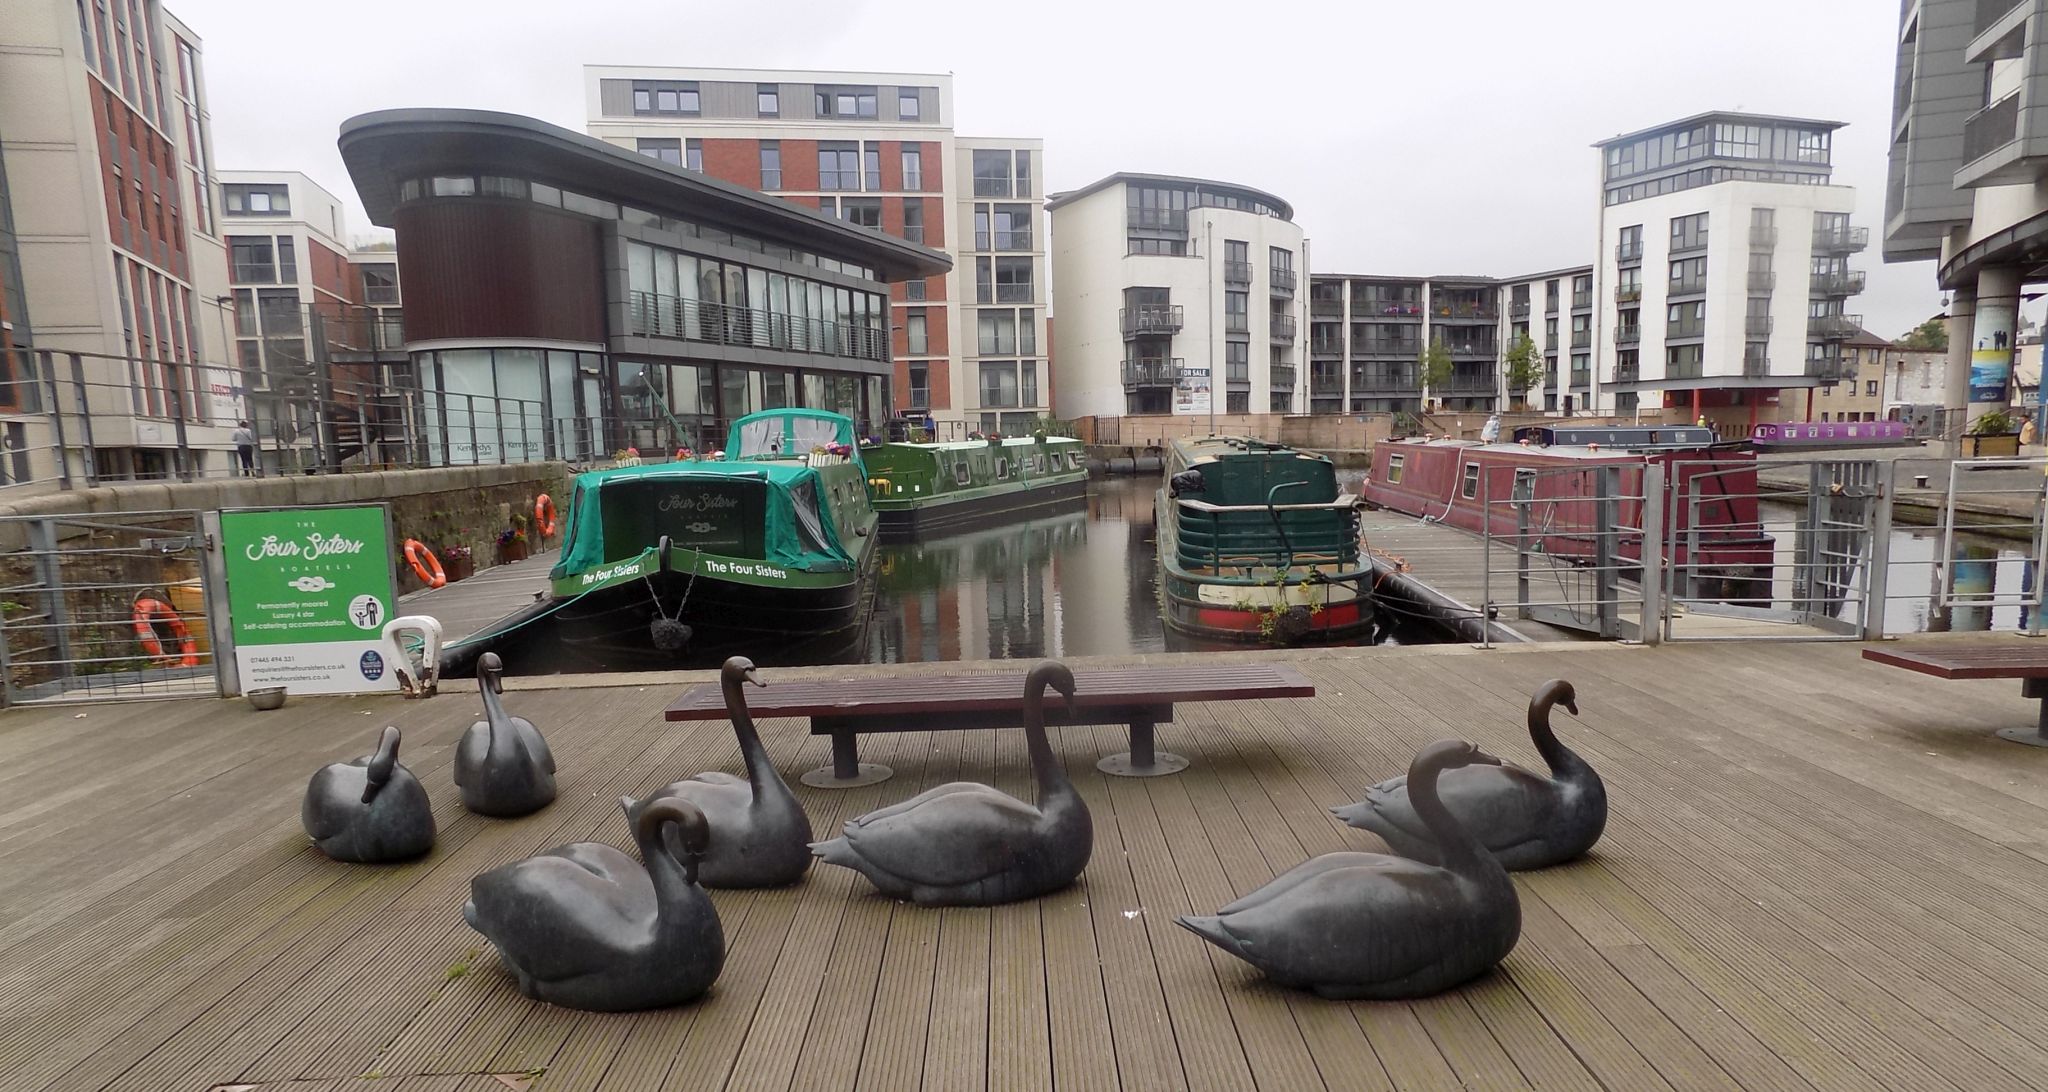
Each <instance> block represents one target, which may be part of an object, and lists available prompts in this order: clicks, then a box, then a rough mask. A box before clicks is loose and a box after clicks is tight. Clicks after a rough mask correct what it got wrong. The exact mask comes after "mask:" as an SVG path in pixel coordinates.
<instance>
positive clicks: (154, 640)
mask: <svg viewBox="0 0 2048 1092" xmlns="http://www.w3.org/2000/svg"><path fill="white" fill-rule="evenodd" d="M132 618H133V620H134V622H135V640H136V641H137V642H139V643H140V644H141V645H142V651H144V652H146V653H148V654H149V657H150V659H152V660H155V661H156V662H157V665H158V666H160V667H198V666H199V642H198V641H195V640H193V639H192V630H191V629H190V628H189V627H187V626H186V625H185V620H184V619H183V618H180V617H178V612H177V611H175V610H172V609H171V605H170V604H169V603H166V602H164V601H163V600H161V599H152V598H150V597H149V596H146V595H145V596H141V597H139V598H137V599H136V600H135V613H134V614H133V616H132ZM157 626H163V627H164V628H166V629H168V630H170V631H171V640H170V641H168V642H166V641H164V640H163V639H162V638H160V637H158V636H157V635H156V627H157ZM166 645H173V646H176V648H177V651H176V652H175V653H172V652H169V651H166Z"/></svg>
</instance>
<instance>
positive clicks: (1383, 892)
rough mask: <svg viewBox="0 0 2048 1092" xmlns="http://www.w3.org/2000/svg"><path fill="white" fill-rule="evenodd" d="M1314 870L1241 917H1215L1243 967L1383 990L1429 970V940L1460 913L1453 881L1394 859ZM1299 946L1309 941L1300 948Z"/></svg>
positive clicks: (1436, 952)
mask: <svg viewBox="0 0 2048 1092" xmlns="http://www.w3.org/2000/svg"><path fill="white" fill-rule="evenodd" d="M1363 856H1368V857H1377V858H1378V860H1376V861H1374V862H1372V863H1371V864H1369V865H1366V866H1363V867H1360V866H1357V865H1351V864H1341V865H1338V866H1336V867H1332V868H1327V869H1324V870H1320V871H1318V872H1316V873H1314V874H1313V875H1310V876H1308V877H1306V878H1304V879H1303V880H1301V881H1300V882H1298V883H1296V884H1294V885H1293V886H1292V887H1290V888H1288V889H1287V890H1285V891H1283V892H1281V893H1279V894H1278V895H1276V896H1274V897H1272V898H1270V899H1266V900H1262V901H1258V902H1255V903H1254V904H1253V905H1252V906H1251V907H1249V908H1248V909H1245V910H1241V911H1237V912H1232V913H1222V914H1219V915H1218V918H1219V919H1220V924H1221V926H1222V928H1223V930H1224V931H1225V932H1227V933H1229V934H1230V936H1231V938H1232V939H1234V940H1236V941H1237V943H1238V946H1239V948H1240V949H1241V950H1242V951H1243V952H1244V953H1245V954H1246V957H1247V958H1248V959H1251V960H1252V961H1253V962H1255V963H1261V964H1266V963H1270V964H1271V966H1272V969H1273V970H1275V971H1277V972H1279V974H1280V975H1281V976H1283V977H1304V978H1309V979H1312V980H1316V981H1324V982H1388V981H1395V980H1399V979H1401V978H1405V977H1407V976H1408V975H1411V974H1414V973H1415V972H1417V971H1420V970H1423V969H1424V968H1427V967H1429V966H1431V965H1432V964H1435V963H1437V962H1438V961H1440V960H1441V959H1442V958H1443V955H1444V953H1443V950H1442V948H1441V947H1440V946H1438V945H1435V944H1415V943H1402V942H1401V940H1402V938H1413V937H1417V936H1434V935H1438V934H1439V933H1441V931H1442V930H1443V929H1444V925H1445V918H1446V916H1447V915H1449V914H1453V913H1455V911H1457V910H1458V909H1460V908H1461V907H1462V905H1463V894H1462V893H1461V892H1460V890H1459V887H1458V879H1457V877H1456V876H1454V875H1453V874H1451V873H1450V872H1447V871H1445V870H1444V869H1441V868H1438V867H1436V866H1434V865H1427V864H1423V863H1421V862H1419V861H1410V860H1406V859H1403V858H1399V857H1381V856H1379V855H1378V854H1364V855H1363ZM1303 938H1314V939H1313V940H1312V941H1310V942H1309V943H1310V944H1311V945H1313V946H1312V947H1308V946H1304V944H1303Z"/></svg>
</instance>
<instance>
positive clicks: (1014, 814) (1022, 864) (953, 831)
mask: <svg viewBox="0 0 2048 1092" xmlns="http://www.w3.org/2000/svg"><path fill="white" fill-rule="evenodd" d="M1047 686H1051V687H1053V688H1054V689H1056V690H1058V691H1059V692H1060V693H1061V694H1064V695H1066V698H1067V704H1068V707H1069V708H1071V707H1072V705H1073V701H1074V673H1073V672H1072V671H1069V670H1068V669H1067V666H1066V665H1065V664H1061V663H1053V662H1047V663H1041V664H1039V665H1038V666H1036V667H1034V668H1032V669H1031V673H1030V675H1029V676H1027V677H1026V679H1025V682H1024V733H1025V739H1026V740H1027V741H1028V745H1029V748H1030V753H1031V770H1032V774H1033V777H1034V779H1035V780H1036V782H1037V786H1038V805H1037V806H1036V807H1033V806H1032V805H1030V804H1026V803H1024V802H1023V801H1022V800H1019V799H1017V798H1016V797H1013V796H1010V795H1009V794H1007V793H1004V792H1001V791H999V790H997V789H995V788H992V787H990V786H988V785H981V784H976V783H974V782H971V781H956V782H954V783H952V784H950V785H940V786H939V787H937V788H935V789H931V790H929V791H926V792H924V793H921V794H919V795H917V796H915V797H912V798H911V799H909V800H905V801H903V802H902V803H900V804H896V805H893V806H890V807H886V808H881V809H879V810H877V811H871V812H869V813H868V814H866V815H863V816H861V817H860V818H858V819H853V820H850V821H848V822H847V824H846V827H845V833H844V834H842V835H841V836H840V837H838V838H834V839H832V840H831V841H828V842H819V843H817V844H816V845H813V846H812V847H811V852H813V853H815V854H817V855H818V857H819V858H820V859H822V860H824V861H825V863H827V864H835V865H840V866H842V867H845V868H851V869H853V870H854V871H856V872H859V873H860V874H861V875H863V876H866V877H867V878H868V879H869V880H870V881H872V882H873V883H874V885H875V886H876V887H877V888H879V889H880V890H881V891H882V893H883V894H885V895H890V896H893V897H895V898H899V899H909V900H911V901H913V902H915V903H917V904H918V905H919V906H993V905H995V904H997V903H1004V902H1014V901H1016V900H1018V899H1028V898H1032V897H1033V896H1036V895H1043V894H1045V893H1047V892H1049V891H1057V890H1059V889H1060V888H1062V887H1065V886H1067V885H1068V884H1070V883H1072V882H1074V878H1075V877H1076V876H1079V875H1080V874H1081V870H1082V869H1084V868H1086V867H1087V866H1088V855H1089V853H1090V852H1091V851H1092V850H1093V849H1094V846H1095V827H1094V822H1093V820H1092V819H1090V817H1089V815H1088V805H1087V803H1086V802H1085V801H1083V800H1082V799H1081V794H1080V793H1078V792H1076V791H1075V790H1074V786H1073V783H1072V782H1070V781H1068V780H1067V773H1066V770H1065V768H1064V767H1062V766H1061V765H1060V760H1059V759H1058V758H1057V757H1055V756H1054V755H1053V753H1052V744H1051V743H1050V742H1048V741H1047V739H1046V736H1045V688H1046V687H1047Z"/></svg>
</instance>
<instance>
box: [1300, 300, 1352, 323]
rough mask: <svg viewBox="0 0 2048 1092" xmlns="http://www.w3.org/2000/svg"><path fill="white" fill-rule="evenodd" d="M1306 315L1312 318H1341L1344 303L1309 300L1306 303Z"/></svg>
mask: <svg viewBox="0 0 2048 1092" xmlns="http://www.w3.org/2000/svg"><path fill="white" fill-rule="evenodd" d="M1308 313H1309V315H1310V316H1312V317H1314V318H1343V317H1344V301H1343V300H1324V299H1311V300H1309V301H1308Z"/></svg>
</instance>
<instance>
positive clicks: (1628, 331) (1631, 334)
mask: <svg viewBox="0 0 2048 1092" xmlns="http://www.w3.org/2000/svg"><path fill="white" fill-rule="evenodd" d="M1642 341H1643V328H1642V326H1641V325H1640V324H1638V325H1634V326H1616V327H1615V328H1614V343H1615V344H1616V345H1640V344H1642Z"/></svg>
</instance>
